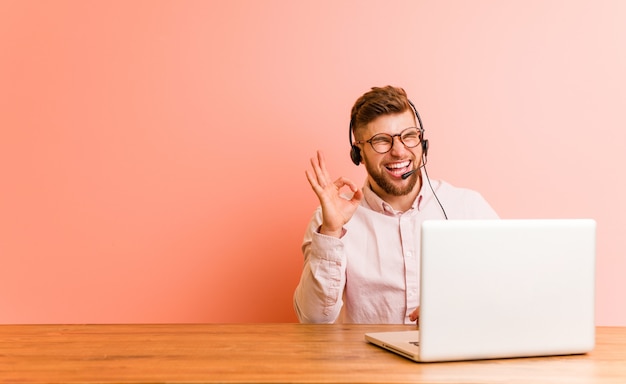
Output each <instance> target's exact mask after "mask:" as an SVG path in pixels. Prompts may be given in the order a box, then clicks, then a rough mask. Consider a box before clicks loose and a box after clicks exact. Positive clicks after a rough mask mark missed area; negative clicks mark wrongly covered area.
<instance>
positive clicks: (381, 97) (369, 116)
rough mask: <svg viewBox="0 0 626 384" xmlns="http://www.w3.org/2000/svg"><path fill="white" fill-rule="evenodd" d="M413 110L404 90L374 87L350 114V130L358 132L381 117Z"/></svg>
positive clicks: (364, 95) (359, 100)
mask: <svg viewBox="0 0 626 384" xmlns="http://www.w3.org/2000/svg"><path fill="white" fill-rule="evenodd" d="M409 108H411V106H410V104H409V99H408V97H407V95H406V92H405V91H404V89H402V88H398V87H392V86H391V85H388V86H386V87H382V88H381V87H373V88H372V89H371V90H370V91H368V92H366V93H364V94H363V96H361V97H359V98H358V99H357V101H356V102H355V103H354V106H352V112H351V113H350V129H351V130H352V133H353V134H354V133H355V132H356V130H357V129H358V128H360V127H363V126H365V125H367V124H369V123H370V122H372V121H374V120H375V119H376V118H378V117H379V116H383V115H391V114H396V113H402V112H404V111H406V110H407V109H409Z"/></svg>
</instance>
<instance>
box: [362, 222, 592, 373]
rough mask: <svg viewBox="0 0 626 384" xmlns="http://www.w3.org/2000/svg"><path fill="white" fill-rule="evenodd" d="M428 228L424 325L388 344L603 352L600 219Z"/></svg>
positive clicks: (434, 353)
mask: <svg viewBox="0 0 626 384" xmlns="http://www.w3.org/2000/svg"><path fill="white" fill-rule="evenodd" d="M421 231H422V233H421V236H422V249H421V272H420V275H421V282H420V286H421V292H420V298H421V299H420V302H421V304H420V331H419V333H418V334H415V333H413V334H407V335H405V336H409V339H410V340H409V339H406V340H403V341H399V340H397V339H398V337H397V335H395V336H390V337H392V338H393V339H394V340H382V341H380V342H379V343H377V344H378V345H381V344H388V345H392V344H390V343H389V341H393V343H394V346H393V348H396V349H398V348H402V349H408V351H409V353H412V354H413V355H416V354H417V355H416V356H414V359H415V360H419V361H449V360H472V359H492V358H506V357H525V356H544V355H562V354H576V353H585V352H589V351H590V350H592V349H593V347H594V345H595V323H594V312H595V306H594V299H595V235H596V223H595V221H593V220H590V219H568V220H545V219H542V220H447V221H426V222H424V223H423V224H422V229H421ZM416 336H418V337H419V349H418V350H416V348H417V347H416V346H415V343H414V342H415V337H416ZM380 337H381V335H380V334H378V335H377V336H376V337H375V338H376V339H377V340H378V339H379V338H380ZM368 338H369V341H371V342H374V340H373V339H374V338H373V336H372V335H371V334H370V335H369V336H366V339H368ZM381 346H384V345H381ZM386 348H387V347H386ZM388 349H392V348H388ZM403 355H405V356H406V352H405V353H404V354H403ZM406 357H409V356H406ZM409 358H411V357H409Z"/></svg>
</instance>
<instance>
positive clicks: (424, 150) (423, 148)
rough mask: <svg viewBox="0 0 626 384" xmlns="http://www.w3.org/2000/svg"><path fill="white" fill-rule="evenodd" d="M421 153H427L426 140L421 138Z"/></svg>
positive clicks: (424, 154)
mask: <svg viewBox="0 0 626 384" xmlns="http://www.w3.org/2000/svg"><path fill="white" fill-rule="evenodd" d="M422 153H423V156H427V155H428V140H422Z"/></svg>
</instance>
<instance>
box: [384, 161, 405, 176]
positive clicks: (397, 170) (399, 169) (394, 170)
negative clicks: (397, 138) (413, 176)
mask: <svg viewBox="0 0 626 384" xmlns="http://www.w3.org/2000/svg"><path fill="white" fill-rule="evenodd" d="M385 168H387V171H389V173H390V174H391V175H392V176H394V177H401V176H402V175H403V174H405V173H407V172H409V171H410V170H411V161H410V160H407V161H402V162H399V163H393V164H389V165H386V166H385Z"/></svg>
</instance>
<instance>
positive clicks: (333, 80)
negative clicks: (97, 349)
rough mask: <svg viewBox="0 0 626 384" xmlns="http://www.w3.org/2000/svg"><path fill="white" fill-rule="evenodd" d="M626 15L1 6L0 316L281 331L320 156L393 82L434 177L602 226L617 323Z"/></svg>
mask: <svg viewBox="0 0 626 384" xmlns="http://www.w3.org/2000/svg"><path fill="white" fill-rule="evenodd" d="M624 20H626V2H624V1H619V0H616V1H608V0H607V1H575V0H571V1H569V0H568V1H565V0H564V1H544V0H534V1H528V0H523V1H522V0H519V1H517V0H514V1H496V0H494V1H415V0H410V1H393V0H392V1H384V2H383V1H365V0H358V1H357V0H354V1H350V0H346V1H334V0H333V1H321V0H315V1H287V0H275V1H270V0H260V1H252V0H251V1H241V0H239V1H156V0H147V1H13V0H1V1H0V183H1V186H0V259H1V268H0V292H1V293H0V323H59V322H68V323H77V322H78V323H83V322H90V323H91V322H96V323H110V322H291V321H296V318H295V315H294V313H293V308H292V302H291V298H292V293H293V289H294V287H295V285H296V284H297V281H298V278H299V275H300V269H301V266H302V256H301V253H300V242H301V239H302V235H303V232H304V228H305V226H306V224H307V222H308V220H309V218H310V216H311V214H312V212H313V210H314V209H315V207H316V205H317V200H316V198H315V196H314V194H313V192H312V191H311V190H310V187H309V185H308V183H307V181H306V178H305V176H304V170H305V169H307V168H308V167H309V158H310V157H311V156H313V155H314V153H315V150H316V149H318V148H319V149H322V150H324V151H325V153H326V156H327V158H328V162H329V164H330V167H331V172H332V173H333V176H336V177H338V176H340V175H344V176H347V177H349V178H351V179H353V180H354V181H355V182H357V183H359V184H360V183H361V182H362V181H363V179H364V175H365V171H364V169H363V167H355V166H354V165H352V164H351V162H350V160H349V156H348V149H349V146H348V119H349V110H350V108H351V106H352V103H353V102H354V100H355V99H356V98H357V97H358V96H359V95H360V94H362V93H363V92H365V91H367V90H368V89H369V88H370V87H371V86H382V85H387V84H393V85H399V86H402V87H404V88H405V89H406V90H407V91H408V92H409V95H410V97H411V99H412V100H413V101H414V102H415V104H416V105H417V107H418V109H419V111H420V113H421V115H422V118H423V121H424V125H425V128H426V134H427V137H428V138H429V139H430V152H429V155H430V156H429V173H430V175H431V176H432V177H433V178H442V179H445V180H447V181H449V182H451V183H453V184H456V185H459V186H465V187H469V188H473V189H476V190H478V191H480V192H481V193H482V194H483V195H484V196H485V197H486V198H487V199H488V200H489V201H490V202H491V204H492V205H493V206H494V208H495V209H496V210H497V211H498V213H499V214H500V215H501V216H502V217H503V218H579V217H590V218H594V219H596V220H597V222H598V242H597V251H598V258H597V323H598V324H599V325H626V299H625V296H626V279H624V276H625V275H626V257H625V256H624V255H625V250H626V244H625V241H626V236H625V229H626V226H625V219H624V217H625V216H626V206H625V203H624V201H625V199H624V196H626V183H625V181H624V179H625V178H624V175H623V171H622V170H621V169H620V168H621V167H623V164H624V163H625V162H626V154H625V152H624V148H625V146H624V143H625V142H626V130H625V127H626V118H625V112H626V108H625V107H626V71H625V70H624V69H625V68H626V23H624Z"/></svg>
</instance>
